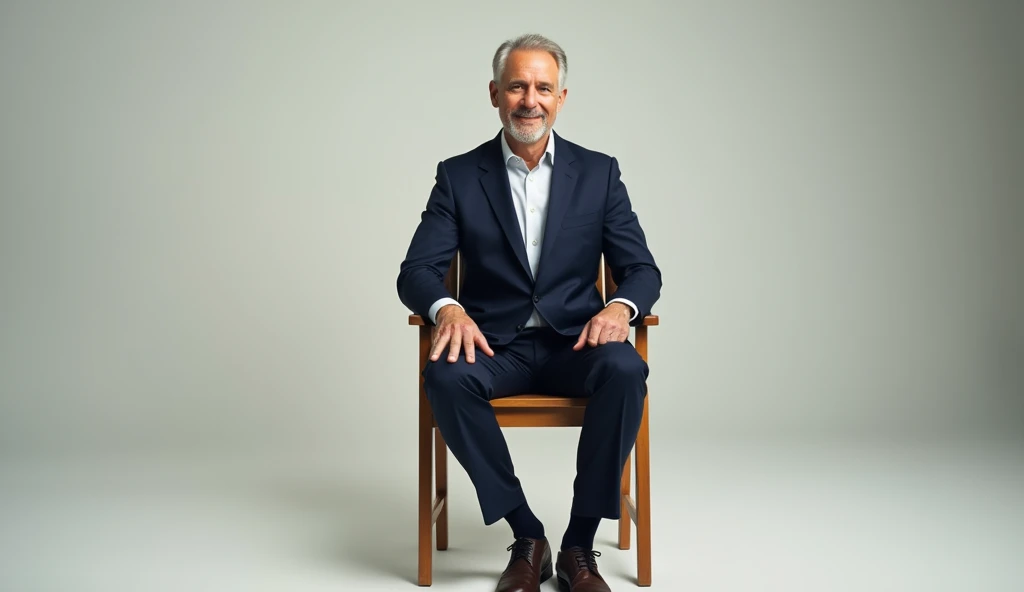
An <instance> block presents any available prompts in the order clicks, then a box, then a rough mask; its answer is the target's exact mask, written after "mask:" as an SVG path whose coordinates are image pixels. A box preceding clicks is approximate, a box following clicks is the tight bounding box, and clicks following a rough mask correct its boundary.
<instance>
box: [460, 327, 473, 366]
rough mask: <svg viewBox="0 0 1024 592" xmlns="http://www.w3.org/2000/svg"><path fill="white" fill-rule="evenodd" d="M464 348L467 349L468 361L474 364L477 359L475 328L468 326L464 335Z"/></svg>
mask: <svg viewBox="0 0 1024 592" xmlns="http://www.w3.org/2000/svg"><path fill="white" fill-rule="evenodd" d="M462 344H463V348H464V349H465V351H466V362H468V363H470V364H472V363H473V362H475V361H476V344H474V343H473V328H472V327H466V330H465V332H464V333H463V335H462Z"/></svg>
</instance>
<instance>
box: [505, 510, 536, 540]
mask: <svg viewBox="0 0 1024 592" xmlns="http://www.w3.org/2000/svg"><path fill="white" fill-rule="evenodd" d="M505 520H507V521H508V525H509V526H511V527H512V535H513V536H514V537H516V538H517V539H519V538H523V537H526V538H530V539H542V538H544V525H543V524H541V521H540V520H538V519H537V517H536V516H534V515H533V510H531V509H530V505H529V504H527V503H526V502H523V504H522V505H521V506H519V507H517V508H516V509H515V510H512V511H511V512H509V513H508V514H506V515H505Z"/></svg>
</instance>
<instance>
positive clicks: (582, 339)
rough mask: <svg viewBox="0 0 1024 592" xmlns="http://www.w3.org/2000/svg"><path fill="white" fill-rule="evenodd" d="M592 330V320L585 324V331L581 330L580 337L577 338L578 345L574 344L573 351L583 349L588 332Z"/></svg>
mask: <svg viewBox="0 0 1024 592" xmlns="http://www.w3.org/2000/svg"><path fill="white" fill-rule="evenodd" d="M589 332H590V321H587V324H586V325H583V331H581V332H580V338H579V339H577V340H576V345H574V346H572V351H580V350H581V349H583V344H584V342H586V340H587V333H589Z"/></svg>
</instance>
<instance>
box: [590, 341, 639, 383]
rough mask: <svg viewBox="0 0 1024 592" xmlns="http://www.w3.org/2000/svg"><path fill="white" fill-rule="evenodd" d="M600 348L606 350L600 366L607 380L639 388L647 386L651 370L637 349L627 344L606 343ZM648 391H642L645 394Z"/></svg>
mask: <svg viewBox="0 0 1024 592" xmlns="http://www.w3.org/2000/svg"><path fill="white" fill-rule="evenodd" d="M600 347H602V348H606V352H605V355H604V357H603V359H602V360H601V363H600V365H599V366H600V368H601V370H602V371H603V372H604V374H605V376H604V378H605V379H606V380H610V381H614V382H616V383H619V384H623V383H625V384H634V385H638V386H639V385H642V384H646V382H647V375H648V372H649V369H648V366H647V362H645V361H644V359H643V358H642V357H640V354H639V353H638V352H637V351H636V348H634V347H633V346H632V345H631V344H629V343H625V342H613V343H606V344H605V345H602V346H600ZM646 391H647V389H646V388H644V389H642V392H643V394H646Z"/></svg>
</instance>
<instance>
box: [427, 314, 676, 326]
mask: <svg viewBox="0 0 1024 592" xmlns="http://www.w3.org/2000/svg"><path fill="white" fill-rule="evenodd" d="M658 322H659V321H658V315H647V316H645V317H644V318H643V320H642V321H640V325H642V326H644V327H653V326H655V325H657V324H658ZM409 324H410V325H420V326H422V325H426V324H427V323H426V321H425V320H423V317H421V316H420V315H418V314H411V315H409Z"/></svg>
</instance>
